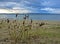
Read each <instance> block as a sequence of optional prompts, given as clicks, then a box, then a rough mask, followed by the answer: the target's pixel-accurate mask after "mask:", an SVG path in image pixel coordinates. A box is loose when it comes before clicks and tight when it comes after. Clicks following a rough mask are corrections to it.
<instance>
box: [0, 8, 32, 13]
mask: <svg viewBox="0 0 60 44" xmlns="http://www.w3.org/2000/svg"><path fill="white" fill-rule="evenodd" d="M30 12H31V11H30V10H27V9H23V10H20V9H0V13H30Z"/></svg>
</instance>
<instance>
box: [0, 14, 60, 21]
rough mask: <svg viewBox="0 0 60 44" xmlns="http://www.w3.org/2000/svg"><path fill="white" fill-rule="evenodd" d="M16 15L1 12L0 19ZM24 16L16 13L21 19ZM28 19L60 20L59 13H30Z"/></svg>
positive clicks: (11, 17) (13, 17)
mask: <svg viewBox="0 0 60 44" xmlns="http://www.w3.org/2000/svg"><path fill="white" fill-rule="evenodd" d="M15 16H16V15H13V14H9V15H7V14H3V15H0V19H2V18H4V19H7V18H9V19H16V17H15ZM23 17H24V15H20V14H19V15H18V17H17V19H19V20H22V19H23ZM29 19H33V20H54V21H60V15H53V14H52V15H46V14H45V15H41V14H35V15H33V14H31V15H29Z"/></svg>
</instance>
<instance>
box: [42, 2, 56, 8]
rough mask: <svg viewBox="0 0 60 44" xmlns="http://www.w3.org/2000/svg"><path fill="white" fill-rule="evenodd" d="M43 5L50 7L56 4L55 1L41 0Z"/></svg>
mask: <svg viewBox="0 0 60 44" xmlns="http://www.w3.org/2000/svg"><path fill="white" fill-rule="evenodd" d="M41 5H43V6H48V7H49V6H53V5H55V3H54V2H53V1H43V2H41Z"/></svg>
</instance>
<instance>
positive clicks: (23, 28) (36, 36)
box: [0, 20, 60, 44]
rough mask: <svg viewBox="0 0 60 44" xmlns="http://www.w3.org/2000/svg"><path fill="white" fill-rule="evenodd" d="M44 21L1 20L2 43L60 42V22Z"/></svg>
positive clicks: (44, 43)
mask: <svg viewBox="0 0 60 44" xmlns="http://www.w3.org/2000/svg"><path fill="white" fill-rule="evenodd" d="M44 22H45V21H44ZM44 22H42V23H41V21H33V20H32V21H31V22H30V20H29V21H27V20H25V21H23V20H22V21H19V20H8V21H6V20H3V21H2V20H0V44H60V23H53V22H52V23H51V22H45V23H44Z"/></svg>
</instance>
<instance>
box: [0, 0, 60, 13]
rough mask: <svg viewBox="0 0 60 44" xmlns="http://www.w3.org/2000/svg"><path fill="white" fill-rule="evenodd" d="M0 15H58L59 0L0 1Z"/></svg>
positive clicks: (59, 8) (59, 11)
mask: <svg viewBox="0 0 60 44" xmlns="http://www.w3.org/2000/svg"><path fill="white" fill-rule="evenodd" d="M15 10H16V11H15ZM0 13H60V0H0Z"/></svg>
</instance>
